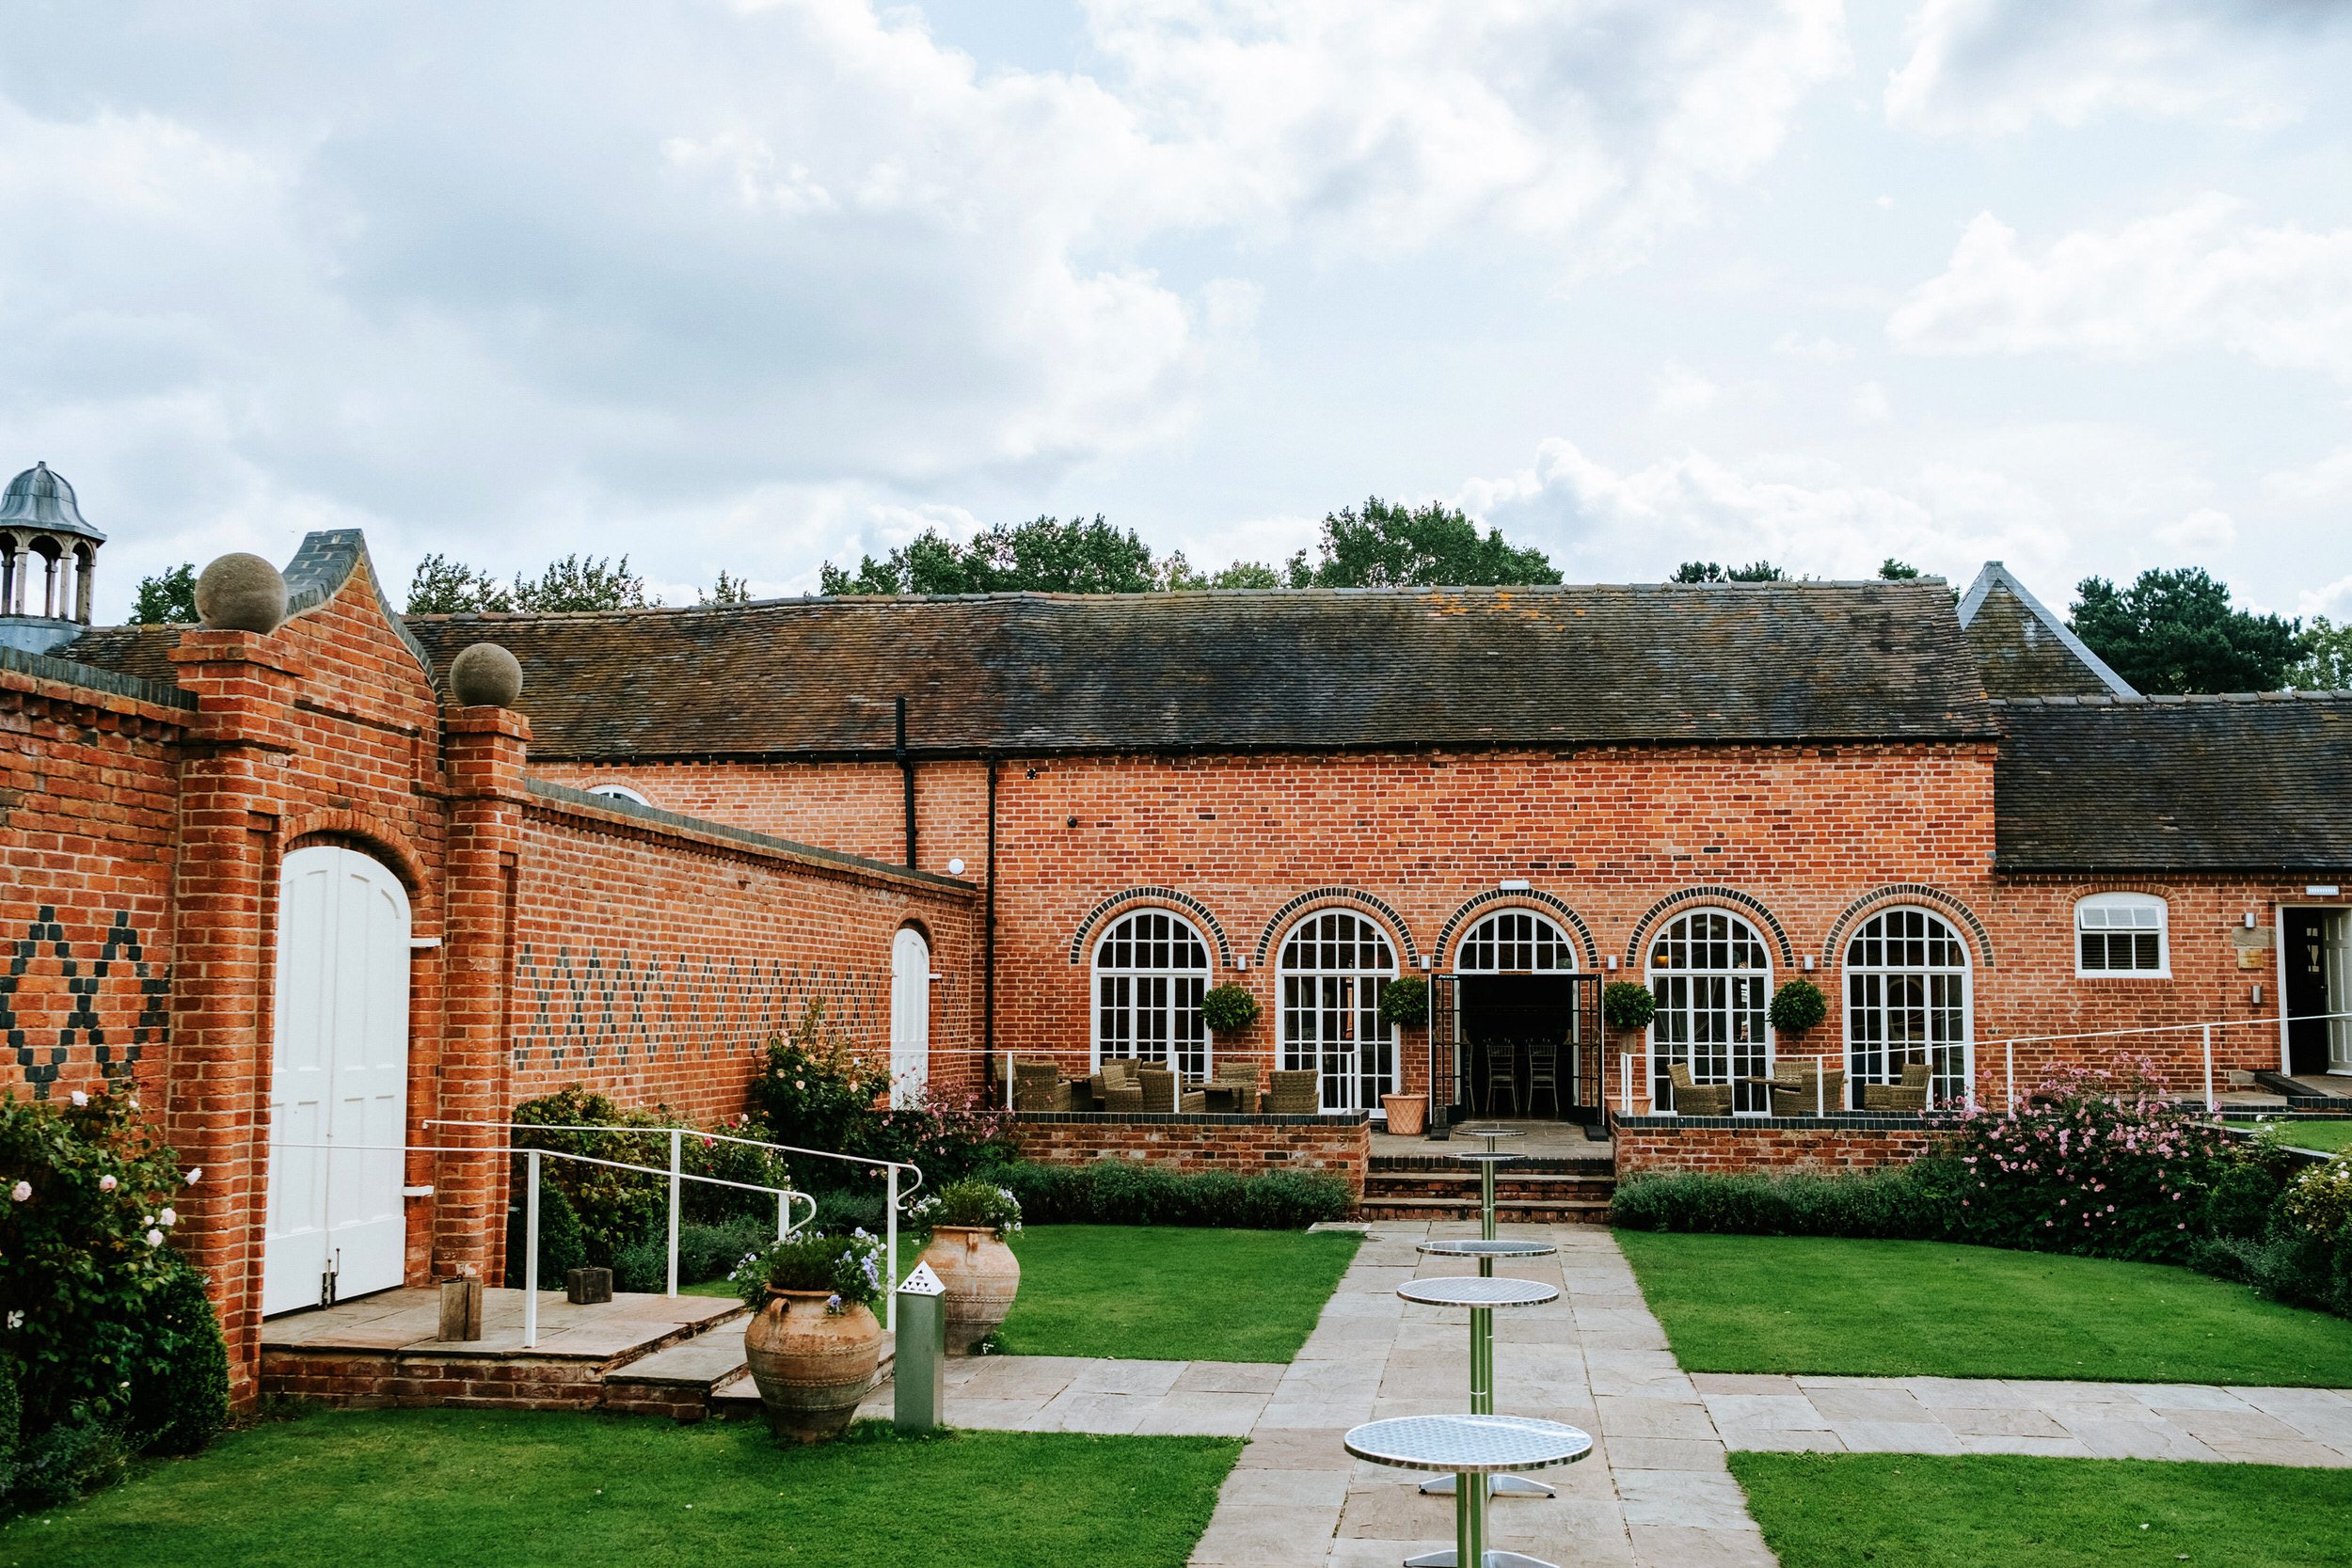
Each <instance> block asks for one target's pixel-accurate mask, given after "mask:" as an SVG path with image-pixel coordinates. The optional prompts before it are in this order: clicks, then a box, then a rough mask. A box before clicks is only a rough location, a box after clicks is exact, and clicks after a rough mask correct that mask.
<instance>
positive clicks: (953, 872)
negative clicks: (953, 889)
mask: <svg viewBox="0 0 2352 1568" xmlns="http://www.w3.org/2000/svg"><path fill="white" fill-rule="evenodd" d="M947 875H948V876H950V877H961V876H962V875H963V860H962V858H961V856H959V857H957V858H956V859H954V860H951V861H949V862H948V863H947Z"/></svg>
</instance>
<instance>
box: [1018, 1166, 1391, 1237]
mask: <svg viewBox="0 0 2352 1568" xmlns="http://www.w3.org/2000/svg"><path fill="white" fill-rule="evenodd" d="M989 1179H990V1180H993V1181H995V1182H997V1183H998V1184H999V1185H1001V1186H1004V1187H1007V1188H1009V1189H1010V1190H1011V1192H1012V1195H1013V1196H1015V1197H1016V1198H1019V1199H1020V1200H1021V1216H1022V1221H1023V1223H1024V1224H1026V1225H1176V1226H1206V1227H1224V1228H1229V1229H1236V1230H1303V1229H1305V1228H1306V1227H1308V1226H1311V1225H1313V1224H1316V1223H1317V1222H1319V1221H1323V1220H1335V1219H1340V1218H1343V1216H1345V1214H1346V1213H1347V1212H1348V1211H1349V1210H1350V1209H1352V1208H1353V1207H1354V1206H1355V1195H1354V1194H1353V1193H1352V1192H1351V1191H1350V1190H1349V1188H1348V1185H1347V1183H1346V1182H1345V1181H1343V1180H1341V1179H1340V1178H1338V1177H1336V1176H1327V1175H1325V1174H1323V1173H1322V1172H1319V1171H1289V1170H1285V1171H1269V1172H1267V1173H1266V1174H1265V1175H1263V1176H1249V1177H1243V1176H1232V1175H1228V1174H1226V1173H1225V1172H1222V1171H1199V1172H1193V1171H1178V1170H1170V1169H1168V1167H1167V1166H1165V1165H1148V1164H1142V1163H1141V1162H1139V1161H1134V1160H1098V1161H1096V1162H1095V1163H1094V1164H1090V1165H1044V1164H1031V1163H1028V1162H1023V1163H1021V1164H1013V1165H1007V1166H1004V1167H1001V1168H999V1169H997V1170H993V1171H991V1172H990V1173H989Z"/></svg>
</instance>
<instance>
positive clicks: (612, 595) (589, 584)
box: [515, 555, 661, 615]
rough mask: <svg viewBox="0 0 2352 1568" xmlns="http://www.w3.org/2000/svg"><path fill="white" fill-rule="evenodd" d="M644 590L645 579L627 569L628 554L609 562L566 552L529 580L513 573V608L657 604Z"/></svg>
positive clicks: (540, 610) (537, 611) (536, 610)
mask: <svg viewBox="0 0 2352 1568" xmlns="http://www.w3.org/2000/svg"><path fill="white" fill-rule="evenodd" d="M660 602H661V601H660V599H657V598H652V597H649V596H648V595H647V594H646V593H645V579H644V578H642V577H640V576H639V575H637V574H636V573H634V572H632V571H630V570H629V569H628V557H627V556H623V557H621V561H620V564H619V565H617V566H616V565H613V564H612V562H610V561H609V560H608V559H607V558H605V557H603V556H598V557H596V559H594V560H591V559H589V558H588V557H587V556H584V555H567V556H565V557H564V559H562V560H561V561H551V562H548V569H547V570H546V571H544V572H542V573H540V574H539V577H538V579H537V580H536V581H533V580H532V579H530V578H525V577H523V576H522V575H521V574H520V573H516V577H515V608H516V609H517V610H528V611H530V612H531V613H532V614H534V615H550V614H557V613H560V612H562V611H564V610H645V609H650V608H652V607H654V606H657V605H659V604H660Z"/></svg>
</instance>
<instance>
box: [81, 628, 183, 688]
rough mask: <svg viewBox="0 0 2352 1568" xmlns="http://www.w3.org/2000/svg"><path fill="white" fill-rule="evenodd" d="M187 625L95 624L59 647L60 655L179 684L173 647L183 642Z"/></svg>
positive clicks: (128, 673) (146, 678) (100, 666)
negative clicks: (181, 638)
mask: <svg viewBox="0 0 2352 1568" xmlns="http://www.w3.org/2000/svg"><path fill="white" fill-rule="evenodd" d="M186 629H187V628H186V627H184V626H92V627H90V628H89V630H87V631H86V632H84V633H83V634H82V635H81V636H79V637H77V638H75V639H74V640H73V641H71V642H68V643H66V644H65V645H64V646H63V647H61V648H58V649H57V650H56V657H59V658H70V659H73V660H75V661H76V662H78V663H82V664H94V665H97V666H98V667H99V668H100V669H102V670H113V671H116V672H118V673H121V674H125V675H136V676H138V677H139V678H140V679H141V680H151V681H164V682H166V683H167V684H172V685H176V684H178V682H179V679H180V676H179V673H178V672H177V671H175V670H174V669H173V668H172V666H171V650H172V649H174V648H176V647H178V646H179V645H180V634H181V632H183V631H184V630H186Z"/></svg>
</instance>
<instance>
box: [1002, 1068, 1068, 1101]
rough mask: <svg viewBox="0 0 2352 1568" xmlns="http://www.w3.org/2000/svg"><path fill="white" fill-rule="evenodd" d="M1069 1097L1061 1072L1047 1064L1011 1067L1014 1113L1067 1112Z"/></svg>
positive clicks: (1066, 1084)
mask: <svg viewBox="0 0 2352 1568" xmlns="http://www.w3.org/2000/svg"><path fill="white" fill-rule="evenodd" d="M1073 1098H1074V1097H1073V1095H1072V1093H1071V1086H1070V1085H1069V1084H1068V1083H1066V1082H1064V1081H1063V1078H1062V1075H1061V1072H1060V1070H1059V1069H1057V1068H1056V1067H1055V1066H1054V1064H1053V1063H1051V1062H1023V1061H1015V1062H1014V1063H1013V1064H1012V1108H1013V1109H1014V1110H1016V1111H1067V1110H1070V1109H1072V1108H1073V1107H1072V1101H1073Z"/></svg>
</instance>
